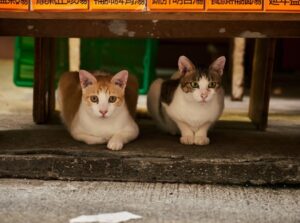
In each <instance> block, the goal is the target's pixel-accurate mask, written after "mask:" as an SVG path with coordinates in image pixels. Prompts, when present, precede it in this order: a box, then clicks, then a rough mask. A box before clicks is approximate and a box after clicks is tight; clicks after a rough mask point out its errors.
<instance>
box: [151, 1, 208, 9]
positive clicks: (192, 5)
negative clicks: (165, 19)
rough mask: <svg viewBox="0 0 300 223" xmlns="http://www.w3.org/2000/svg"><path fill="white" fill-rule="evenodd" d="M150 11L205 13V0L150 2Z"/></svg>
mask: <svg viewBox="0 0 300 223" xmlns="http://www.w3.org/2000/svg"><path fill="white" fill-rule="evenodd" d="M148 9H149V10H157V11H203V10H204V0H148Z"/></svg>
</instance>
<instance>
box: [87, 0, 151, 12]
mask: <svg viewBox="0 0 300 223" xmlns="http://www.w3.org/2000/svg"><path fill="white" fill-rule="evenodd" d="M90 4H91V5H90V9H91V10H108V11H109V10H117V11H122V10H126V11H142V10H146V0H90Z"/></svg>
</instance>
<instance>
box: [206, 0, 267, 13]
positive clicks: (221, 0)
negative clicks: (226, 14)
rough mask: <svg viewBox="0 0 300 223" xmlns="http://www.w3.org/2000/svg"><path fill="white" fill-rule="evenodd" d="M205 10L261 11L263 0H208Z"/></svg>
mask: <svg viewBox="0 0 300 223" xmlns="http://www.w3.org/2000/svg"><path fill="white" fill-rule="evenodd" d="M206 9H207V11H262V10H263V0H208V1H207V4H206Z"/></svg>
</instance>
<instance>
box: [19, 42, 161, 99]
mask: <svg viewBox="0 0 300 223" xmlns="http://www.w3.org/2000/svg"><path fill="white" fill-rule="evenodd" d="M57 44H58V46H57V72H56V80H58V79H59V75H60V74H62V73H63V72H64V71H67V70H68V67H69V63H68V60H69V59H68V41H67V39H59V40H58V41H57ZM157 44H158V42H157V40H153V39H125V40H124V39H122V40H117V39H113V40H112V39H81V47H80V48H81V49H80V50H81V55H80V60H81V62H80V63H81V66H80V67H81V69H85V70H98V69H103V70H108V71H111V72H118V71H120V70H123V69H127V70H129V71H130V73H132V74H134V75H136V77H137V78H138V80H139V84H140V89H139V93H140V94H146V93H147V91H148V88H149V85H150V83H151V81H152V80H153V78H154V77H155V59H156V52H157ZM33 73H34V39H33V38H30V37H18V38H17V40H16V50H15V67H14V82H15V84H16V85H17V86H25V87H32V86H33Z"/></svg>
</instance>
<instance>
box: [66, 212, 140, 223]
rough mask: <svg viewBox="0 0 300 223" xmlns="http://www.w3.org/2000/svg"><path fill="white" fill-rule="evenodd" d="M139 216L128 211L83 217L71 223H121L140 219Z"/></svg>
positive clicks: (71, 220)
mask: <svg viewBox="0 0 300 223" xmlns="http://www.w3.org/2000/svg"><path fill="white" fill-rule="evenodd" d="M140 218H142V217H141V216H139V215H135V214H132V213H130V212H127V211H122V212H116V213H105V214H98V215H81V216H79V217H77V218H72V219H70V221H69V222H70V223H95V222H98V223H119V222H125V221H129V220H131V219H140Z"/></svg>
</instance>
